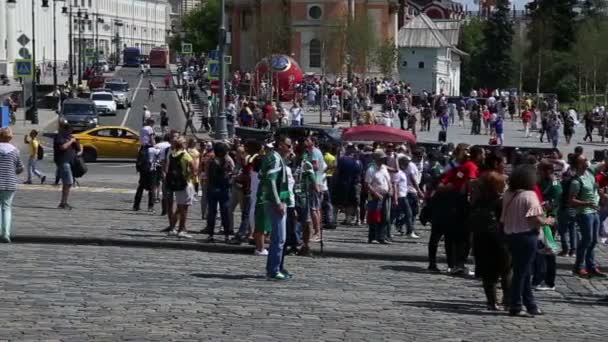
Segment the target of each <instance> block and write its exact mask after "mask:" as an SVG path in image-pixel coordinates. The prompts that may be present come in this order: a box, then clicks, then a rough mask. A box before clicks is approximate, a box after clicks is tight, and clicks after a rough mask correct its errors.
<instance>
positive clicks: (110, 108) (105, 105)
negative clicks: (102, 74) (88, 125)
mask: <svg viewBox="0 0 608 342" xmlns="http://www.w3.org/2000/svg"><path fill="white" fill-rule="evenodd" d="M91 100H93V102H95V107H97V112H98V113H99V115H116V101H115V100H114V95H113V94H112V93H111V92H107V91H95V92H93V93H91Z"/></svg>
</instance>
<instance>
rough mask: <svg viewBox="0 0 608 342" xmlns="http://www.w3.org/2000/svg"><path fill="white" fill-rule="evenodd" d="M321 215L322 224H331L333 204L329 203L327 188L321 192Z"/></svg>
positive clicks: (329, 197)
mask: <svg viewBox="0 0 608 342" xmlns="http://www.w3.org/2000/svg"><path fill="white" fill-rule="evenodd" d="M321 216H322V222H323V224H324V225H328V226H331V225H333V224H334V223H335V222H334V206H333V205H332V204H331V196H330V194H329V190H325V191H323V192H321Z"/></svg>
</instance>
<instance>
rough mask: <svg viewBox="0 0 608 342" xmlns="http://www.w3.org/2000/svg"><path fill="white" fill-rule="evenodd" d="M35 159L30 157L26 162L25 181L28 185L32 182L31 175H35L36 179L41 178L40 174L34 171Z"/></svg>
mask: <svg viewBox="0 0 608 342" xmlns="http://www.w3.org/2000/svg"><path fill="white" fill-rule="evenodd" d="M36 161H37V160H36V158H34V157H30V158H29V159H28V160H27V181H28V183H31V182H32V175H36V177H38V178H42V176H43V175H42V173H40V171H38V169H36Z"/></svg>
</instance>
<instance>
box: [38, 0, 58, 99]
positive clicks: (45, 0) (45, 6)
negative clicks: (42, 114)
mask: <svg viewBox="0 0 608 342" xmlns="http://www.w3.org/2000/svg"><path fill="white" fill-rule="evenodd" d="M51 1H53V92H55V91H56V89H57V1H63V0H51ZM48 8H49V0H42V9H44V10H45V11H47V10H48Z"/></svg>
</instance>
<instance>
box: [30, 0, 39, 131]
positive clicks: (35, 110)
mask: <svg viewBox="0 0 608 342" xmlns="http://www.w3.org/2000/svg"><path fill="white" fill-rule="evenodd" d="M35 5H36V2H35V0H32V72H33V77H32V108H31V111H32V124H33V125H37V124H38V106H37V105H36V76H38V72H37V69H36V6H35Z"/></svg>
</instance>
